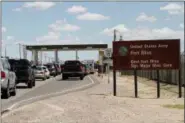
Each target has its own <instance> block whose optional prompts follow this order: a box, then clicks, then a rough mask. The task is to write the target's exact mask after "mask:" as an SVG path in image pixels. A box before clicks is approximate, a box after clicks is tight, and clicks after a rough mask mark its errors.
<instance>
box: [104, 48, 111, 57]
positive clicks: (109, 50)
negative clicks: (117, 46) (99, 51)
mask: <svg viewBox="0 0 185 123" xmlns="http://www.w3.org/2000/svg"><path fill="white" fill-rule="evenodd" d="M104 55H105V57H108V58H110V57H111V56H112V49H111V48H107V49H106V50H105V51H104Z"/></svg>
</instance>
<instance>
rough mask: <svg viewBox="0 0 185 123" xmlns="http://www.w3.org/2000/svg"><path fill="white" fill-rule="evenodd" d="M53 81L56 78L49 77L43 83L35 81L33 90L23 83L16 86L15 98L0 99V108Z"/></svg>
mask: <svg viewBox="0 0 185 123" xmlns="http://www.w3.org/2000/svg"><path fill="white" fill-rule="evenodd" d="M57 78H58V76H57ZM53 79H56V78H53V77H51V78H50V79H47V80H45V81H41V80H36V86H35V87H33V88H27V86H26V84H24V83H20V84H18V85H17V94H16V96H11V97H10V98H8V99H1V106H2V107H5V105H7V104H8V103H12V102H14V100H16V99H17V98H20V97H21V96H23V95H24V94H26V93H28V92H31V91H33V90H34V89H36V88H38V87H40V86H42V85H44V84H46V83H49V82H52V81H53ZM1 110H2V108H1Z"/></svg>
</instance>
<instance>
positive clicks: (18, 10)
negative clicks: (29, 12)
mask: <svg viewBox="0 0 185 123" xmlns="http://www.w3.org/2000/svg"><path fill="white" fill-rule="evenodd" d="M21 10H22V8H15V9H13V10H12V11H15V12H20V11H21Z"/></svg>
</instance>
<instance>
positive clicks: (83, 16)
mask: <svg viewBox="0 0 185 123" xmlns="http://www.w3.org/2000/svg"><path fill="white" fill-rule="evenodd" d="M77 19H78V20H89V21H100V20H109V19H110V17H109V16H104V15H101V14H97V13H90V12H86V13H84V14H81V15H78V16H77Z"/></svg>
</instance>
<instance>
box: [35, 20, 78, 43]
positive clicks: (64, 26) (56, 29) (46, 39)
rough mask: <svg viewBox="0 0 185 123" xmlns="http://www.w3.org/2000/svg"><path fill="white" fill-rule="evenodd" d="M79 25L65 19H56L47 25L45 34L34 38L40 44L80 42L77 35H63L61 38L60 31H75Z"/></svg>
mask: <svg viewBox="0 0 185 123" xmlns="http://www.w3.org/2000/svg"><path fill="white" fill-rule="evenodd" d="M79 29H80V27H78V26H76V25H72V24H69V23H68V22H67V20H66V19H63V20H57V21H55V23H53V24H50V25H49V32H48V34H46V35H43V36H40V37H37V38H36V41H37V43H38V44H39V43H41V44H43V43H44V44H70V43H78V42H81V41H80V39H79V38H78V37H74V36H71V35H70V34H68V35H67V37H63V38H64V39H62V40H61V31H68V32H72V31H77V30H79Z"/></svg>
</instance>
